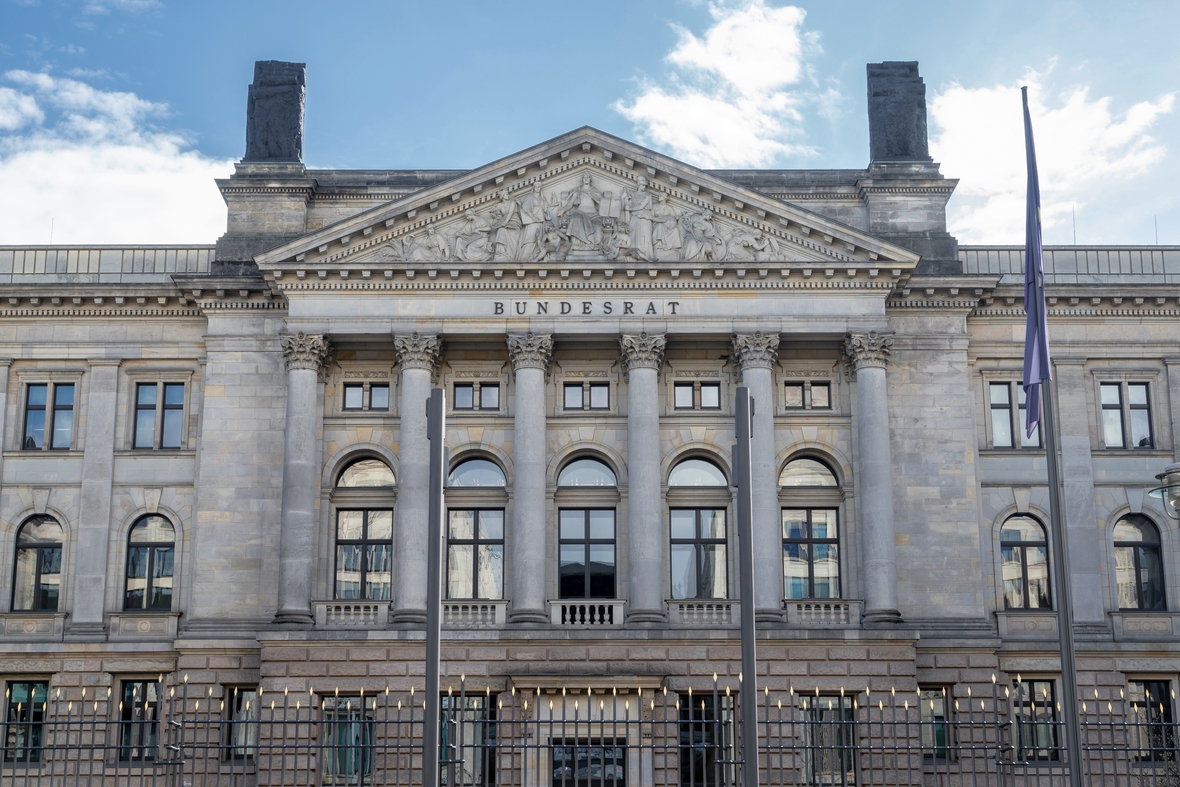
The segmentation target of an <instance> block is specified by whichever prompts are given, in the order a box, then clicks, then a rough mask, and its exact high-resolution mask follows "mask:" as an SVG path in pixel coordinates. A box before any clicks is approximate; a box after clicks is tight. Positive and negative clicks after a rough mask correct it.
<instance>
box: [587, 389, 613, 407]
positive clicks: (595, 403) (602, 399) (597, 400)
mask: <svg viewBox="0 0 1180 787" xmlns="http://www.w3.org/2000/svg"><path fill="white" fill-rule="evenodd" d="M590 409H591V410H609V409H610V384H609V383H590Z"/></svg>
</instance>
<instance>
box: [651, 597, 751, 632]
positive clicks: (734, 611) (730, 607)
mask: <svg viewBox="0 0 1180 787" xmlns="http://www.w3.org/2000/svg"><path fill="white" fill-rule="evenodd" d="M667 604H668V622H669V623H671V624H672V625H674V626H703V627H706V628H719V627H725V626H738V625H741V622H742V614H741V606H740V605H739V604H738V602H736V601H730V600H728V599H720V600H716V599H715V600H709V601H703V600H691V599H672V600H669V601H668V602H667Z"/></svg>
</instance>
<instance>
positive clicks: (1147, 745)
mask: <svg viewBox="0 0 1180 787" xmlns="http://www.w3.org/2000/svg"><path fill="white" fill-rule="evenodd" d="M1127 704H1128V705H1129V706H1130V713H1128V714H1127V715H1128V721H1130V722H1131V724H1132V727H1131V729H1130V730H1129V737H1130V741H1129V744H1130V746H1131V748H1132V749H1133V750H1135V758H1136V759H1137V760H1140V761H1149V762H1173V763H1174V762H1175V758H1176V743H1177V738H1176V725H1175V722H1174V721H1173V717H1172V686H1171V682H1170V681H1166V680H1132V681H1129V682H1128V683H1127Z"/></svg>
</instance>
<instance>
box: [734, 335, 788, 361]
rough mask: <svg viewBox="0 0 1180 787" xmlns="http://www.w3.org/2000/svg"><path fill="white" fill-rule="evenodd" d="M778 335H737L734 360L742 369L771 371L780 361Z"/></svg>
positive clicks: (735, 336)
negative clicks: (775, 363)
mask: <svg viewBox="0 0 1180 787" xmlns="http://www.w3.org/2000/svg"><path fill="white" fill-rule="evenodd" d="M778 342H779V338H778V334H777V333H763V332H762V331H755V332H754V333H735V334H734V335H733V358H734V361H735V362H736V363H737V365H738V366H739V367H740V368H742V369H753V368H763V369H769V368H771V367H772V366H774V362H775V361H777V360H778Z"/></svg>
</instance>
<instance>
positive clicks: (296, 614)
mask: <svg viewBox="0 0 1180 787" xmlns="http://www.w3.org/2000/svg"><path fill="white" fill-rule="evenodd" d="M274 625H276V626H287V627H290V628H304V629H309V628H311V627H312V626H314V625H315V616H314V615H312V614H311V612H302V611H295V610H287V611H286V612H279V613H278V614H276V615H275V619H274Z"/></svg>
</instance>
